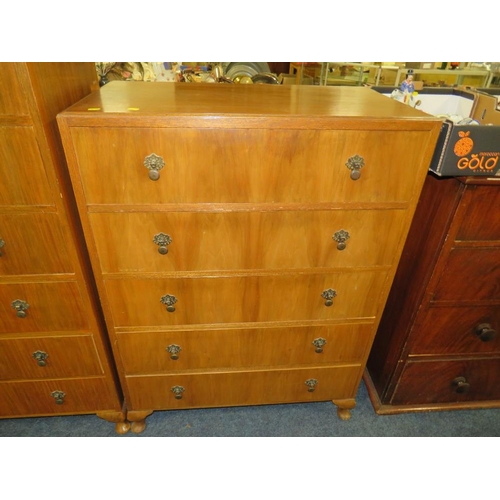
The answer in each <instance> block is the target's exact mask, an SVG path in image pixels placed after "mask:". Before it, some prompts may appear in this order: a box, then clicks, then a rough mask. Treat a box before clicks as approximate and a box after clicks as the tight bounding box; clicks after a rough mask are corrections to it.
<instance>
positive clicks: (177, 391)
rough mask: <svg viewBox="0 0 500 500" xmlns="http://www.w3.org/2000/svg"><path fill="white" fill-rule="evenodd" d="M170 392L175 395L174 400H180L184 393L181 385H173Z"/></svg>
mask: <svg viewBox="0 0 500 500" xmlns="http://www.w3.org/2000/svg"><path fill="white" fill-rule="evenodd" d="M170 390H171V391H172V392H173V393H174V394H175V399H182V393H183V392H184V391H185V389H184V387H182V385H174V386H173V387H172V389H170Z"/></svg>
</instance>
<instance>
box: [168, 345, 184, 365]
mask: <svg viewBox="0 0 500 500" xmlns="http://www.w3.org/2000/svg"><path fill="white" fill-rule="evenodd" d="M166 350H167V352H168V353H169V354H170V359H173V360H174V361H177V360H178V359H179V353H180V352H181V351H182V348H181V346H179V345H177V344H170V345H169V346H168V347H167V349H166Z"/></svg>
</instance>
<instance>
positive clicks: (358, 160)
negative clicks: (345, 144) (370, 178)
mask: <svg viewBox="0 0 500 500" xmlns="http://www.w3.org/2000/svg"><path fill="white" fill-rule="evenodd" d="M345 166H346V167H347V168H348V169H349V170H350V171H351V179H352V180H353V181H357V180H358V179H359V178H360V177H361V169H362V168H363V167H364V166H365V159H364V158H363V157H362V156H359V155H354V156H351V157H350V158H349V159H348V160H347V163H346V164H345Z"/></svg>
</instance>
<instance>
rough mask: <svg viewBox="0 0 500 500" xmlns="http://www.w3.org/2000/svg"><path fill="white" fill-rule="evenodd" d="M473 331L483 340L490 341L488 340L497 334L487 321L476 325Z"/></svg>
mask: <svg viewBox="0 0 500 500" xmlns="http://www.w3.org/2000/svg"><path fill="white" fill-rule="evenodd" d="M474 333H475V334H476V335H477V336H478V337H479V339H480V340H481V341H483V342H490V340H493V339H494V338H496V336H497V332H496V330H494V329H493V328H492V327H491V325H490V324H489V323H481V324H480V325H477V326H476V328H475V330H474Z"/></svg>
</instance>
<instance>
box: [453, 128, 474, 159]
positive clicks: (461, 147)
mask: <svg viewBox="0 0 500 500" xmlns="http://www.w3.org/2000/svg"><path fill="white" fill-rule="evenodd" d="M469 134H470V131H468V132H462V131H460V132H459V133H458V135H459V136H460V137H461V139H459V140H458V141H457V143H456V144H455V147H454V148H453V152H454V153H455V154H456V155H457V156H465V155H467V154H469V153H470V152H471V151H472V148H473V147H474V141H473V140H472V139H471V138H470V137H469Z"/></svg>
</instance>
